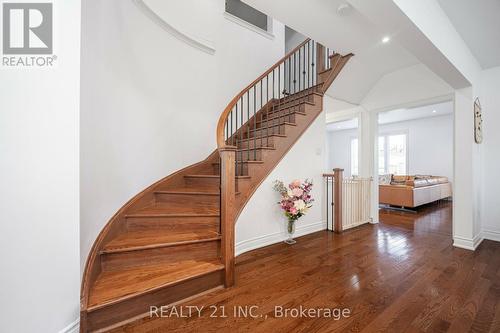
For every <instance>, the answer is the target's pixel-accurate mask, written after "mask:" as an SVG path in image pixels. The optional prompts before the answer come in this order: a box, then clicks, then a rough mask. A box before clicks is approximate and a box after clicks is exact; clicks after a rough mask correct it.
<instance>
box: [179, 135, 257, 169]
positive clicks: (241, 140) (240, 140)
mask: <svg viewBox="0 0 500 333" xmlns="http://www.w3.org/2000/svg"><path fill="white" fill-rule="evenodd" d="M240 141H242V140H240ZM184 177H190V178H220V176H219V175H186V176H184ZM236 178H237V179H250V176H236Z"/></svg>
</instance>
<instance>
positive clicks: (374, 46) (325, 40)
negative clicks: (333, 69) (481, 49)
mask: <svg viewBox="0 0 500 333" xmlns="http://www.w3.org/2000/svg"><path fill="white" fill-rule="evenodd" d="M244 2H246V3H248V4H249V5H251V6H252V7H254V8H257V9H258V10H260V11H262V12H264V13H266V14H268V15H270V16H272V17H274V18H276V19H277V20H279V21H281V22H285V23H286V24H287V25H288V26H290V27H291V28H293V29H294V30H296V31H299V32H300V33H302V34H304V35H306V36H310V37H311V38H313V39H316V40H318V41H319V42H321V43H322V44H324V45H326V46H328V47H330V48H331V49H333V50H335V51H337V52H339V53H342V54H346V53H349V52H353V53H354V54H355V56H354V57H353V58H351V60H350V61H349V63H348V64H347V65H346V67H345V68H344V70H343V71H342V72H341V74H340V75H339V77H338V78H337V79H336V80H335V82H334V83H333V85H332V87H331V89H330V90H329V91H328V94H329V95H330V96H332V97H334V98H337V99H340V100H343V101H347V102H350V103H354V104H359V103H360V102H361V101H362V99H363V98H364V96H365V95H366V94H367V93H368V92H369V90H370V89H371V88H372V87H373V85H374V84H375V83H376V82H377V81H378V80H379V79H380V78H381V77H382V76H383V75H385V74H387V73H390V72H393V71H396V70H398V69H401V68H404V67H408V66H411V65H414V64H417V63H418V60H417V59H416V58H415V57H414V56H413V55H412V54H411V53H409V52H408V51H406V49H404V48H403V47H401V46H400V45H398V44H397V43H396V42H394V41H391V42H389V43H387V44H383V43H382V38H383V37H384V36H385V35H386V34H387V33H388V32H387V31H381V30H380V29H379V28H378V27H377V26H376V25H374V24H372V23H371V21H370V20H369V19H367V18H366V17H365V16H363V15H362V14H361V13H360V12H358V11H357V10H356V9H355V8H352V10H351V13H350V14H349V15H347V16H340V15H338V13H337V8H338V7H339V5H341V4H343V3H346V1H343V0H309V1H307V5H306V6H305V2H304V1H303V0H273V1H268V0H244ZM317 22H321V23H322V24H317Z"/></svg>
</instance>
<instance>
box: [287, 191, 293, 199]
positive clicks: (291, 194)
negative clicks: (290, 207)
mask: <svg viewBox="0 0 500 333" xmlns="http://www.w3.org/2000/svg"><path fill="white" fill-rule="evenodd" d="M286 194H287V195H288V197H289V198H291V197H293V193H292V190H291V189H287V190H286Z"/></svg>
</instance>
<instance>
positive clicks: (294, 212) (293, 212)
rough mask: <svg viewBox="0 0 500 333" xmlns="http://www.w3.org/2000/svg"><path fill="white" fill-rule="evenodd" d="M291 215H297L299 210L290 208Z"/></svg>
mask: <svg viewBox="0 0 500 333" xmlns="http://www.w3.org/2000/svg"><path fill="white" fill-rule="evenodd" d="M290 214H292V215H295V214H297V208H295V207H290Z"/></svg>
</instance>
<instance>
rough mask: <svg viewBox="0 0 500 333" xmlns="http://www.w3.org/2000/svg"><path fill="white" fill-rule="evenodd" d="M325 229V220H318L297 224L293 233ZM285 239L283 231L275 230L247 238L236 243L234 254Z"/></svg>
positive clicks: (298, 235)
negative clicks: (274, 231)
mask: <svg viewBox="0 0 500 333" xmlns="http://www.w3.org/2000/svg"><path fill="white" fill-rule="evenodd" d="M321 230H326V222H325V221H320V222H316V223H311V224H307V225H298V226H297V228H296V229H295V235H296V236H297V237H300V236H304V235H307V234H311V233H313V232H317V231H321ZM285 239H286V235H285V234H284V233H283V232H276V233H272V234H267V235H262V236H259V237H255V238H251V239H247V240H244V241H241V242H238V243H236V249H235V254H236V256H239V255H240V254H243V253H245V252H248V251H251V250H255V249H258V248H261V247H264V246H268V245H271V244H276V243H279V242H282V241H284V240H285Z"/></svg>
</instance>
